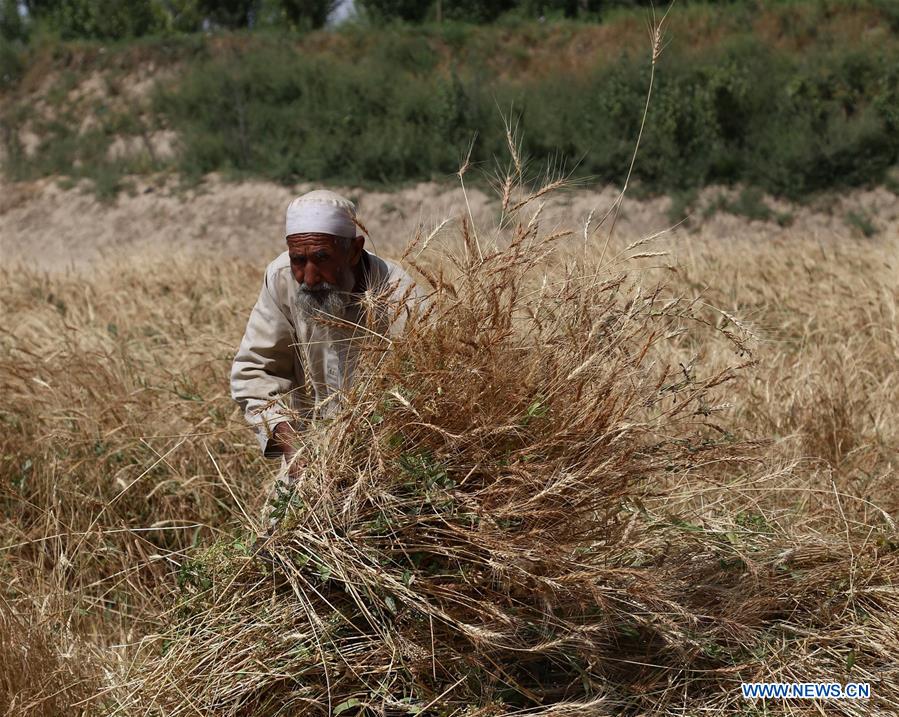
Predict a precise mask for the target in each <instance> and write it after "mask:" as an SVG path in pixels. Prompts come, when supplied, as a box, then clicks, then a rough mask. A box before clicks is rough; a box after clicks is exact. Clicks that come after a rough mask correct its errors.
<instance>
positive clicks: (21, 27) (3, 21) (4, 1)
mask: <svg viewBox="0 0 899 717" xmlns="http://www.w3.org/2000/svg"><path fill="white" fill-rule="evenodd" d="M0 37H2V38H3V39H4V40H24V39H25V23H24V22H23V21H22V15H21V13H20V12H19V3H18V2H17V0H0Z"/></svg>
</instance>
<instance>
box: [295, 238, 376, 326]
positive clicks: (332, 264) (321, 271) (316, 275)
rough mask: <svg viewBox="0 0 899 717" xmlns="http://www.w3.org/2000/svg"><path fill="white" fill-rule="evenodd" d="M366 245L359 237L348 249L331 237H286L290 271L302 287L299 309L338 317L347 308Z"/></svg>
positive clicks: (300, 287) (300, 288) (299, 295)
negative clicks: (364, 245)
mask: <svg viewBox="0 0 899 717" xmlns="http://www.w3.org/2000/svg"><path fill="white" fill-rule="evenodd" d="M364 241H365V240H364V239H363V238H362V237H361V236H360V237H356V238H355V239H353V240H351V241H350V242H349V247H347V242H345V240H342V239H340V238H339V237H334V236H332V235H330V234H291V235H290V236H289V237H287V251H288V254H289V255H290V269H291V272H292V273H293V278H294V279H295V280H296V282H297V284H298V285H299V287H298V288H299V292H298V294H297V301H298V305H299V308H301V309H303V310H306V311H307V312H312V311H324V312H325V313H331V314H336V313H339V311H340V310H342V309H343V308H344V307H345V306H346V304H347V299H348V294H349V292H350V291H352V289H353V284H354V283H355V280H356V274H355V267H356V266H357V265H358V264H359V260H360V258H361V255H362V246H363V244H364Z"/></svg>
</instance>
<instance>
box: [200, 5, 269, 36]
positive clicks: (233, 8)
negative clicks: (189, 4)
mask: <svg viewBox="0 0 899 717" xmlns="http://www.w3.org/2000/svg"><path fill="white" fill-rule="evenodd" d="M198 6H199V9H200V12H201V13H202V15H203V17H204V18H206V19H208V20H210V21H211V22H213V23H214V24H216V25H218V26H220V27H227V28H232V29H237V28H241V27H250V26H251V25H252V24H253V20H254V18H255V16H256V13H257V12H258V11H259V2H258V0H199V2H198Z"/></svg>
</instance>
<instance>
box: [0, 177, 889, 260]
mask: <svg viewBox="0 0 899 717" xmlns="http://www.w3.org/2000/svg"><path fill="white" fill-rule="evenodd" d="M132 184H133V189H132V191H130V192H123V193H122V194H121V195H120V196H119V198H118V199H117V200H116V201H114V202H112V203H103V202H101V201H98V200H97V199H96V198H95V197H94V195H93V194H92V193H91V192H90V191H89V190H88V187H87V185H84V186H82V187H75V188H70V189H62V188H60V186H59V183H58V182H57V181H56V180H53V179H45V180H40V181H37V182H28V183H16V184H10V183H0V258H2V262H3V264H4V265H7V266H10V265H17V264H19V263H26V264H29V265H39V266H41V267H43V268H45V269H46V270H48V271H60V270H66V269H69V268H75V269H79V270H83V269H85V268H88V267H90V265H91V264H93V263H95V262H96V261H97V260H98V259H100V258H102V257H104V256H116V257H121V256H127V255H128V254H129V253H132V252H133V251H134V250H135V249H138V248H141V249H146V248H147V246H148V245H149V246H150V247H152V248H153V249H158V250H160V251H162V252H169V251H188V252H194V251H200V252H204V253H206V252H214V253H216V254H218V255H224V256H231V257H243V258H248V259H251V260H254V261H255V260H259V261H263V260H267V259H269V258H271V257H274V256H275V255H277V253H279V252H280V251H281V250H282V249H281V247H282V243H283V238H282V237H283V234H282V231H283V230H282V227H283V223H282V222H283V212H284V208H285V207H286V205H287V203H288V202H289V201H290V199H291V198H292V197H293V196H294V195H296V194H298V193H301V192H303V191H306V190H307V189H310V188H312V187H311V185H298V186H296V187H292V188H286V187H282V186H279V185H275V184H270V183H265V182H243V183H232V182H225V181H223V180H221V179H219V178H217V177H214V176H213V177H210V178H208V179H207V180H206V181H205V182H203V183H202V184H201V185H199V186H198V187H196V188H194V189H191V190H188V191H184V190H180V189H178V188H177V187H176V186H175V183H174V182H171V181H170V182H169V183H168V184H165V183H164V182H161V181H160V180H158V179H156V180H147V179H136V180H134V181H133V182H132ZM337 189H338V191H341V192H343V193H344V194H345V195H346V196H348V197H350V198H352V199H353V200H354V201H356V203H357V207H358V214H359V218H360V220H361V221H362V222H363V223H364V224H365V225H366V227H367V228H368V230H369V233H370V243H369V247H370V248H371V247H374V250H375V251H376V252H378V253H382V254H384V255H387V256H396V255H397V254H399V253H400V252H401V250H402V247H403V246H404V245H405V243H406V242H407V241H408V240H409V239H410V238H411V237H413V236H414V235H415V233H416V231H417V230H418V228H419V227H420V226H423V227H424V228H425V231H426V232H427V231H429V230H430V228H432V227H433V226H435V225H436V224H437V223H438V222H440V221H441V220H442V219H444V218H447V217H449V218H454V217H458V216H461V215H465V214H467V213H468V211H469V208H470V211H471V214H472V215H473V217H474V219H475V221H476V222H477V223H478V225H479V226H481V227H488V226H494V225H495V224H496V220H497V219H498V217H499V216H500V210H499V204H498V202H497V201H495V200H494V199H493V198H492V197H491V196H489V195H487V194H485V193H484V192H482V191H480V190H477V189H472V190H469V191H468V193H467V194H468V197H467V199H468V201H467V204H466V197H465V194H463V192H462V191H461V189H460V188H458V187H454V186H453V185H442V184H436V183H422V184H418V185H415V186H412V187H408V188H405V189H400V190H397V191H393V192H386V191H385V192H374V191H363V190H358V189H352V188H343V189H341V188H337ZM722 191H724V190H716V189H709V190H706V191H705V192H704V193H703V195H702V197H701V199H700V203H699V206H700V208H699V209H697V210H695V212H694V214H693V216H692V218H691V221H690V224H689V225H688V226H680V227H676V228H674V229H673V237H674V238H675V239H679V238H682V239H689V238H690V237H695V238H701V239H704V240H712V241H727V240H728V239H729V238H736V237H739V238H740V239H744V240H745V239H750V240H758V241H767V240H771V239H788V238H789V237H790V236H792V235H797V234H801V235H802V236H803V237H804V238H806V239H807V238H809V237H812V238H816V239H818V240H820V241H822V242H830V241H834V240H845V239H853V240H856V241H863V238H862V237H861V235H860V232H859V231H858V229H857V228H853V227H852V226H851V225H850V224H849V223H848V222H847V216H848V215H849V214H850V212H856V213H859V212H861V213H864V214H865V215H866V216H868V217H870V218H871V219H872V221H873V225H874V226H875V228H876V230H877V236H878V237H882V238H889V237H891V236H893V237H895V236H899V197H897V196H896V195H895V194H893V193H892V192H890V191H888V190H886V189H874V190H867V191H856V192H852V193H848V194H843V195H831V196H828V197H821V198H819V199H817V200H815V201H814V202H812V203H810V204H809V205H807V206H798V205H788V204H785V203H782V202H774V201H769V204H770V205H771V207H772V208H773V209H775V210H776V211H778V212H781V213H783V212H788V213H789V214H791V215H792V217H793V220H792V222H791V223H790V224H789V226H780V225H778V224H777V223H776V222H773V221H771V222H768V221H749V220H747V219H746V218H744V217H738V216H734V215H731V214H728V213H724V212H718V213H715V214H713V215H712V216H710V217H706V216H704V213H703V211H702V209H701V207H702V206H703V205H704V204H708V203H711V202H713V201H714V199H715V197H716V196H718V195H719V194H720V193H721V192H722ZM616 196H617V190H615V189H614V188H612V187H605V188H600V189H588V188H578V189H570V190H565V191H563V192H560V193H556V194H555V195H553V197H552V198H551V199H550V200H549V201H548V203H547V206H546V207H545V209H544V211H543V213H542V215H541V221H542V222H543V223H544V227H554V226H556V225H558V226H559V227H562V228H570V229H574V230H575V231H578V232H580V231H582V227H583V224H584V222H585V220H586V219H587V217H588V216H589V215H590V213H591V211H592V212H594V216H596V217H599V216H601V215H602V214H603V213H604V212H606V210H607V209H608V208H609V207H610V206H611V205H612V203H613V202H614V200H615V197H616ZM669 206H670V200H669V199H668V198H656V199H650V200H636V199H632V198H627V199H626V200H625V201H624V203H623V205H622V212H621V217H620V219H619V222H618V225H617V228H616V234H617V235H618V236H619V237H620V238H622V239H626V240H627V239H636V238H639V237H642V236H646V235H647V234H651V233H654V232H657V231H659V230H663V229H666V228H668V227H669V223H670V220H669V219H668V209H669Z"/></svg>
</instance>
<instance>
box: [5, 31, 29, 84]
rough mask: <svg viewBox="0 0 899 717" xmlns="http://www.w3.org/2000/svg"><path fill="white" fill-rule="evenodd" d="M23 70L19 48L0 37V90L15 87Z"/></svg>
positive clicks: (23, 65)
mask: <svg viewBox="0 0 899 717" xmlns="http://www.w3.org/2000/svg"><path fill="white" fill-rule="evenodd" d="M24 70H25V63H24V61H23V60H22V51H21V50H20V48H18V47H17V46H16V45H15V44H14V43H12V42H9V41H8V40H5V39H3V38H2V37H0V90H9V89H12V88H13V87H15V86H16V85H17V84H18V82H19V80H20V79H21V77H22V73H23V72H24Z"/></svg>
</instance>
